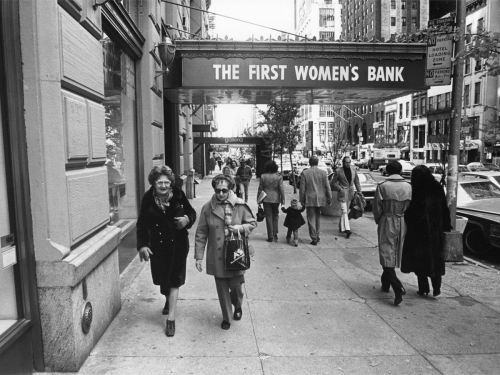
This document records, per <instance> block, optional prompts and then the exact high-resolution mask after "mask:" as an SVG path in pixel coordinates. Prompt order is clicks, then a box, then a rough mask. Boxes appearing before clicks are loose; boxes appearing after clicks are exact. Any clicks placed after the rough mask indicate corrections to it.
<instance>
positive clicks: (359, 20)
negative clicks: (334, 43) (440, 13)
mask: <svg viewBox="0 0 500 375" xmlns="http://www.w3.org/2000/svg"><path fill="white" fill-rule="evenodd" d="M340 4H341V5H342V39H345V40H349V39H363V40H364V39H365V38H366V39H367V40H370V39H372V38H374V39H376V40H382V39H384V40H388V39H390V38H391V37H392V38H394V37H395V36H396V35H401V34H411V33H414V32H415V31H417V30H419V29H423V28H426V27H427V22H428V21H429V0H340Z"/></svg>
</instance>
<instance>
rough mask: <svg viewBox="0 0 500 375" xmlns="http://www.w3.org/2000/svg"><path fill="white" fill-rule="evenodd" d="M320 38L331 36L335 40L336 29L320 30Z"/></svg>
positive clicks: (327, 38)
mask: <svg viewBox="0 0 500 375" xmlns="http://www.w3.org/2000/svg"><path fill="white" fill-rule="evenodd" d="M319 38H320V39H326V40H329V39H330V38H331V39H333V40H335V32H334V31H320V32H319Z"/></svg>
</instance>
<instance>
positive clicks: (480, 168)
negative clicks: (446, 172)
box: [467, 162, 489, 172]
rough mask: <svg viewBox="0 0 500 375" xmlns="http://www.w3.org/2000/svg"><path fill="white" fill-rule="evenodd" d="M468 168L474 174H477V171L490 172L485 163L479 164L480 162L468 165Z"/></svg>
mask: <svg viewBox="0 0 500 375" xmlns="http://www.w3.org/2000/svg"><path fill="white" fill-rule="evenodd" d="M467 167H469V169H470V170H471V171H472V172H475V171H489V169H488V168H486V167H485V166H484V165H483V163H478V162H475V163H469V164H467Z"/></svg>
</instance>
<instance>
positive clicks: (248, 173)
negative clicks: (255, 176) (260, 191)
mask: <svg viewBox="0 0 500 375" xmlns="http://www.w3.org/2000/svg"><path fill="white" fill-rule="evenodd" d="M236 176H237V177H238V180H239V184H240V197H241V198H243V192H245V202H247V203H248V185H250V180H251V179H252V167H251V166H250V160H247V161H244V160H242V162H241V164H240V167H239V168H238V171H237V172H236Z"/></svg>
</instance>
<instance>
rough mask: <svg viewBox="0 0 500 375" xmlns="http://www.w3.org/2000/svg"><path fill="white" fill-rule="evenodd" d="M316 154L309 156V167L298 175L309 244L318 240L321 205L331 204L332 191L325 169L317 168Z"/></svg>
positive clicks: (314, 243)
mask: <svg viewBox="0 0 500 375" xmlns="http://www.w3.org/2000/svg"><path fill="white" fill-rule="evenodd" d="M318 162H319V159H318V157H317V156H311V157H310V158H309V165H310V166H311V168H309V169H306V170H304V171H303V172H302V174H301V176H300V192H299V197H300V203H301V204H302V206H304V207H306V213H307V225H308V226H309V236H310V237H311V240H312V241H311V245H316V244H317V243H318V242H319V231H320V215H321V207H324V206H327V205H328V206H330V205H331V204H332V191H331V189H330V184H329V183H328V176H327V174H326V171H324V170H322V169H319V168H318Z"/></svg>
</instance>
